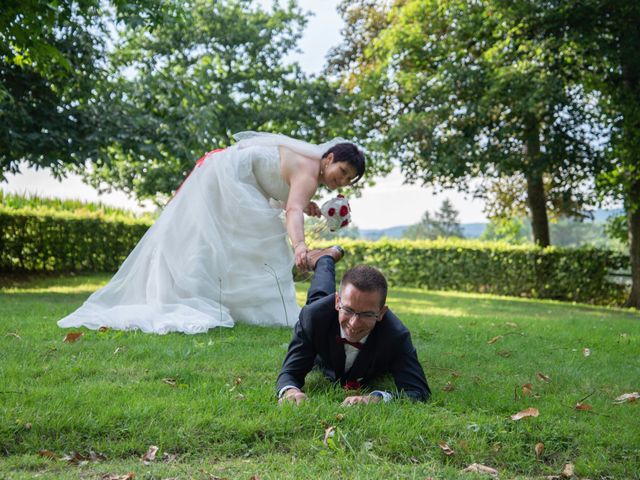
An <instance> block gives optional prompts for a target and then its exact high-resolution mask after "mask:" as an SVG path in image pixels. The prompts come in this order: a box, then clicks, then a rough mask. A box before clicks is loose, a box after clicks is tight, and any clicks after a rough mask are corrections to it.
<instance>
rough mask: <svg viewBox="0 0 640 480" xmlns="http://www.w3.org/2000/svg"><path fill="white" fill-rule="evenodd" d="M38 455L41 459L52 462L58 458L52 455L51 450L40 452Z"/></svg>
mask: <svg viewBox="0 0 640 480" xmlns="http://www.w3.org/2000/svg"><path fill="white" fill-rule="evenodd" d="M38 455H40V456H41V457H45V458H50V459H52V460H55V459H56V458H58V456H57V455H56V454H55V453H53V452H52V451H51V450H40V451H39V452H38Z"/></svg>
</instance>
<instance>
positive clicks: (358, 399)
mask: <svg viewBox="0 0 640 480" xmlns="http://www.w3.org/2000/svg"><path fill="white" fill-rule="evenodd" d="M380 400H382V397H380V396H379V395H356V396H353V397H347V398H345V399H344V402H342V403H341V405H342V406H346V407H349V406H351V405H358V404H360V405H368V404H369V403H378V402H379V401H380Z"/></svg>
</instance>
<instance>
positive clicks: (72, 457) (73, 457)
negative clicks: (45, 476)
mask: <svg viewBox="0 0 640 480" xmlns="http://www.w3.org/2000/svg"><path fill="white" fill-rule="evenodd" d="M62 460H64V461H65V462H67V463H69V464H71V465H83V464H85V463H88V461H89V459H88V458H87V457H85V456H84V455H81V454H80V453H78V452H71V453H69V454H68V455H65V456H64V457H62Z"/></svg>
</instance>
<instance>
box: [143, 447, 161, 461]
mask: <svg viewBox="0 0 640 480" xmlns="http://www.w3.org/2000/svg"><path fill="white" fill-rule="evenodd" d="M156 453H158V447H156V446H155V445H151V446H150V447H149V450H147V453H145V454H144V455H143V456H142V458H141V460H142V461H143V462H144V464H145V465H149V463H150V462H153V461H154V460H155V459H156Z"/></svg>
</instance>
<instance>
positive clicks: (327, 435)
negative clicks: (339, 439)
mask: <svg viewBox="0 0 640 480" xmlns="http://www.w3.org/2000/svg"><path fill="white" fill-rule="evenodd" d="M335 434H336V427H332V426H329V427H327V428H326V429H325V430H324V440H323V442H324V444H325V445H326V446H327V447H328V446H329V440H330V439H332V438H333V436H334V435H335Z"/></svg>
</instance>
